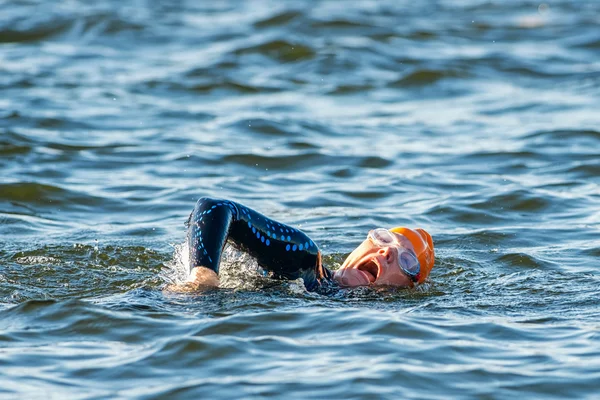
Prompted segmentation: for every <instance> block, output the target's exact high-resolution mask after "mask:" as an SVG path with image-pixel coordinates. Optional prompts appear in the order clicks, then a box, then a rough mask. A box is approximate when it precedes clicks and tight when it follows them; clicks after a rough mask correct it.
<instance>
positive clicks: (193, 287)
mask: <svg viewBox="0 0 600 400" xmlns="http://www.w3.org/2000/svg"><path fill="white" fill-rule="evenodd" d="M218 287H219V275H217V273H216V272H215V271H213V270H212V269H210V268H206V267H195V268H192V270H191V271H190V276H189V277H188V279H187V281H186V282H184V283H182V284H175V285H169V286H167V287H166V288H165V290H166V291H169V292H176V293H191V292H199V291H204V290H210V289H215V288H218Z"/></svg>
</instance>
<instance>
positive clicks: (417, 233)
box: [390, 226, 435, 283]
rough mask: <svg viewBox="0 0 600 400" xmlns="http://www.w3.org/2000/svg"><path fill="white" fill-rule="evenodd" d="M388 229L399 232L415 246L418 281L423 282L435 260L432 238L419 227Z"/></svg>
mask: <svg viewBox="0 0 600 400" xmlns="http://www.w3.org/2000/svg"><path fill="white" fill-rule="evenodd" d="M390 231H391V232H395V233H399V234H401V235H403V236H405V237H406V238H407V239H408V240H410V242H411V243H412V245H413V247H414V248H415V253H416V254H417V258H418V260H419V264H420V265H421V272H420V273H419V283H423V282H425V279H427V277H428V276H429V272H430V271H431V269H432V268H433V264H434V262H435V252H434V250H433V240H432V239H431V235H430V234H429V233H427V232H426V231H425V230H424V229H421V228H417V229H410V228H405V227H403V226H399V227H397V228H392V229H390Z"/></svg>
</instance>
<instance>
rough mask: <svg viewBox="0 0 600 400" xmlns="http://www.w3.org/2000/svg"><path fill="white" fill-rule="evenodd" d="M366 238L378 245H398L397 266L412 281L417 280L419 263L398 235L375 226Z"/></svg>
mask: <svg viewBox="0 0 600 400" xmlns="http://www.w3.org/2000/svg"><path fill="white" fill-rule="evenodd" d="M368 238H369V240H370V241H371V242H373V244H375V245H377V246H379V247H398V267H400V269H401V270H402V271H403V272H404V273H405V274H406V275H408V276H409V277H410V279H411V280H412V281H413V282H417V281H418V280H419V273H420V272H421V264H419V260H418V259H417V256H416V255H415V253H414V252H413V251H411V250H408V249H406V248H405V247H404V246H405V245H404V244H403V243H401V242H400V241H399V240H398V237H397V236H396V235H394V234H393V233H392V232H390V231H389V230H387V229H385V228H377V229H373V230H371V231H369V235H368Z"/></svg>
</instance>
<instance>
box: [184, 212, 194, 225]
mask: <svg viewBox="0 0 600 400" xmlns="http://www.w3.org/2000/svg"><path fill="white" fill-rule="evenodd" d="M192 214H193V212H191V213H190V216H189V217H188V219H187V220H186V221H185V222H184V225H185V227H186V228H189V227H190V221H191V220H192Z"/></svg>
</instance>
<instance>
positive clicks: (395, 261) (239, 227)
mask: <svg viewBox="0 0 600 400" xmlns="http://www.w3.org/2000/svg"><path fill="white" fill-rule="evenodd" d="M187 241H188V246H189V252H190V257H189V260H190V264H189V268H190V275H189V278H188V280H187V282H185V284H183V285H171V286H169V287H167V290H170V291H178V292H188V291H196V290H203V289H210V288H216V287H218V286H219V263H220V261H221V254H222V252H223V249H224V247H225V244H226V243H227V242H228V241H229V243H231V244H232V245H233V246H234V247H236V248H237V249H239V250H241V251H244V252H247V253H248V254H250V255H251V256H253V257H254V258H256V260H257V262H258V265H259V266H261V267H262V268H263V269H264V270H265V271H267V272H269V273H270V274H271V275H272V276H273V277H274V278H278V279H291V280H294V279H298V278H302V279H303V281H304V286H305V287H306V289H307V290H309V291H318V290H319V289H321V288H325V287H327V286H331V285H339V286H341V287H357V286H394V287H406V288H412V287H414V286H415V285H417V284H420V283H423V282H424V281H425V280H426V279H427V277H428V276H429V272H430V271H431V269H432V268H433V264H434V250H433V241H432V239H431V235H429V233H427V232H426V231H424V230H423V229H409V228H404V227H398V228H392V229H385V228H377V229H373V230H371V231H369V233H368V235H367V238H366V239H365V240H364V241H363V242H362V243H361V244H360V245H359V246H358V247H357V248H356V249H355V250H354V251H353V252H352V253H350V255H349V256H348V257H347V258H346V260H345V261H344V263H343V265H342V267H341V268H340V269H338V270H337V271H335V272H333V271H331V270H329V269H327V268H326V267H324V266H323V264H322V262H321V252H320V251H319V248H318V247H317V245H316V244H315V243H314V242H313V241H312V240H311V239H310V238H309V237H308V236H307V235H306V234H305V233H304V232H302V231H300V230H299V229H296V228H293V227H291V226H288V225H285V224H282V223H280V222H277V221H274V220H272V219H270V218H268V217H265V216H264V215H262V214H260V213H258V212H256V211H254V210H252V209H250V208H248V207H245V206H243V205H242V204H239V203H236V202H234V201H230V200H221V199H213V198H208V197H203V198H201V199H199V200H198V202H197V203H196V206H195V207H194V210H193V211H192V213H191V215H190V217H189V219H188V236H187Z"/></svg>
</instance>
